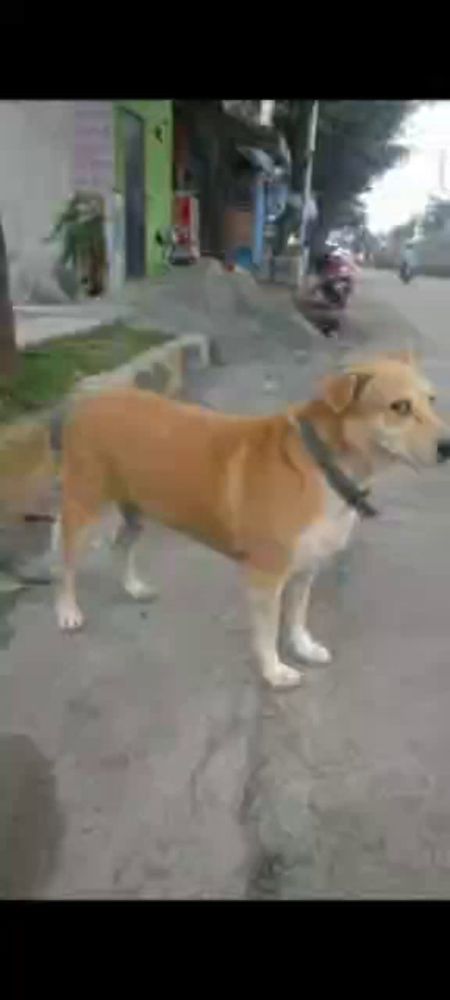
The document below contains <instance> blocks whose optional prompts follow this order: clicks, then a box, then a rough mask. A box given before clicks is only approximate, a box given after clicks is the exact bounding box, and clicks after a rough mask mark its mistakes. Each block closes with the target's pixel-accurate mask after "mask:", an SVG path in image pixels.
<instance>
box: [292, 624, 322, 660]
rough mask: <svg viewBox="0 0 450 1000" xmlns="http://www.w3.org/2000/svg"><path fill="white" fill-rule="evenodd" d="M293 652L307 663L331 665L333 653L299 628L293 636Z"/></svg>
mask: <svg viewBox="0 0 450 1000" xmlns="http://www.w3.org/2000/svg"><path fill="white" fill-rule="evenodd" d="M291 646H292V652H293V653H295V655H296V656H298V657H299V658H300V659H301V660H306V662H307V663H330V660H331V653H330V651H329V650H328V649H327V648H326V646H322V645H321V644H320V642H315V640H314V639H313V638H312V637H311V636H310V634H309V632H308V631H307V629H305V628H297V629H295V631H294V632H293V634H292V636H291Z"/></svg>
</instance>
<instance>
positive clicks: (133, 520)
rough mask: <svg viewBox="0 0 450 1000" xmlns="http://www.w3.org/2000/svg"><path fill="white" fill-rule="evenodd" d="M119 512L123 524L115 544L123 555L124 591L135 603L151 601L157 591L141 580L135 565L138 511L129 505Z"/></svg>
mask: <svg viewBox="0 0 450 1000" xmlns="http://www.w3.org/2000/svg"><path fill="white" fill-rule="evenodd" d="M120 511H121V514H122V517H123V522H122V524H121V525H120V528H119V531H118V533H117V535H116V539H115V544H116V545H117V546H118V547H120V548H121V549H122V551H123V552H124V554H125V570H124V575H123V586H124V589H125V590H126V592H127V594H129V595H130V597H132V598H133V599H134V600H135V601H152V600H154V599H155V598H156V597H157V596H158V591H157V590H155V588H154V587H152V586H150V584H148V583H146V582H145V581H144V580H142V579H141V577H140V576H139V573H138V570H137V565H136V563H137V558H136V557H137V549H138V545H139V540H140V537H141V533H142V531H143V523H142V518H141V515H140V513H139V511H138V509H137V508H136V507H133V506H132V505H130V504H122V505H121V506H120Z"/></svg>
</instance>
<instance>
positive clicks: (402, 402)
mask: <svg viewBox="0 0 450 1000" xmlns="http://www.w3.org/2000/svg"><path fill="white" fill-rule="evenodd" d="M391 410H395V412H396V413H399V414H400V416H401V417H407V416H408V414H409V413H411V403H410V401H409V399H396V401H395V403H391Z"/></svg>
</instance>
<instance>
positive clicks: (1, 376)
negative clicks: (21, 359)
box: [0, 219, 18, 384]
mask: <svg viewBox="0 0 450 1000" xmlns="http://www.w3.org/2000/svg"><path fill="white" fill-rule="evenodd" d="M17 368H18V352H17V347H16V331H15V321H14V310H13V307H12V302H11V298H10V294H9V276H8V256H7V253H6V243H5V236H4V232H3V226H2V222H1V219H0V384H1V383H4V384H5V383H6V384H7V383H8V382H10V381H12V379H13V378H14V376H15V375H16V373H17Z"/></svg>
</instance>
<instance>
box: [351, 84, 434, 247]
mask: <svg viewBox="0 0 450 1000" xmlns="http://www.w3.org/2000/svg"><path fill="white" fill-rule="evenodd" d="M399 138H400V141H402V142H404V143H405V145H406V146H409V147H410V149H411V152H410V154H409V156H408V158H407V159H405V160H404V161H403V162H402V163H401V164H399V166H397V167H394V168H393V169H392V170H390V171H389V172H388V173H387V174H385V175H384V177H382V178H381V179H380V180H378V181H375V183H374V185H373V187H372V190H371V191H370V192H369V193H368V194H367V195H366V196H365V201H366V204H367V208H368V215H369V228H370V229H371V230H372V232H375V233H376V232H383V231H386V230H388V229H391V227H392V226H397V225H400V224H401V223H403V222H406V221H407V220H408V219H409V218H410V217H411V216H412V215H414V214H415V213H416V212H421V211H422V210H423V209H424V207H425V205H426V202H427V201H428V198H429V196H430V194H438V193H441V194H448V195H449V196H450V101H436V102H435V103H434V104H432V105H429V104H428V105H422V106H421V107H419V108H418V109H417V110H416V111H414V112H413V113H412V114H411V115H410V117H409V118H407V119H406V121H405V123H404V125H403V128H402V130H401V133H400V136H399ZM442 150H445V151H446V152H447V161H446V170H445V176H444V184H445V188H446V189H447V190H442V189H440V182H439V161H440V159H441V160H442V155H441V154H442Z"/></svg>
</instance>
